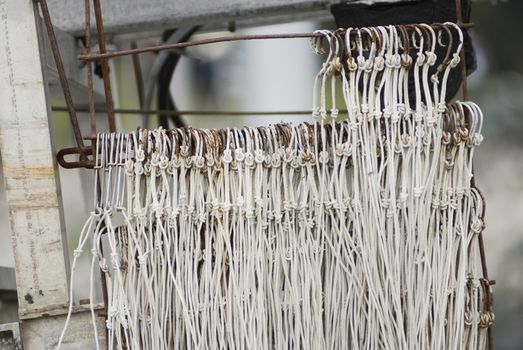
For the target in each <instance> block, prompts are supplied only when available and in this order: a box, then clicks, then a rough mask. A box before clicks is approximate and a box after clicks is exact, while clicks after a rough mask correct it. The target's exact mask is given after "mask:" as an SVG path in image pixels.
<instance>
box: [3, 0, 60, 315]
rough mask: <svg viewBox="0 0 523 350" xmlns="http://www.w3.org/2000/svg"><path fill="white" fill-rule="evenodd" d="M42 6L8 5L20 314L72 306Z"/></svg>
mask: <svg viewBox="0 0 523 350" xmlns="http://www.w3.org/2000/svg"><path fill="white" fill-rule="evenodd" d="M34 10H35V9H34V4H33V1H31V0H17V1H0V47H1V49H0V86H1V87H2V88H1V89H0V148H1V154H2V166H3V172H4V181H5V189H6V198H7V203H8V209H9V216H10V223H11V233H12V243H13V250H14V256H15V265H16V282H17V288H18V303H19V315H20V317H21V318H26V317H30V315H31V314H33V313H38V312H45V311H48V310H53V309H64V307H65V306H66V305H67V303H68V287H67V280H68V265H69V264H68V260H67V250H66V245H65V238H64V226H63V220H62V212H61V203H60V196H59V188H60V186H59V181H58V178H57V172H56V166H55V162H54V160H53V152H52V147H51V137H50V130H49V123H48V111H49V109H48V106H47V103H46V92H45V85H44V79H43V74H42V67H41V64H40V52H39V44H38V35H37V30H36V22H35V12H34Z"/></svg>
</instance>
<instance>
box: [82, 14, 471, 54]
mask: <svg viewBox="0 0 523 350" xmlns="http://www.w3.org/2000/svg"><path fill="white" fill-rule="evenodd" d="M438 25H439V24H438ZM409 26H414V25H405V27H407V28H409ZM459 26H460V27H461V28H463V29H468V28H472V27H474V24H473V23H461V24H460V25H459ZM321 36H322V34H319V33H290V34H257V35H231V36H222V37H217V38H210V39H202V40H193V41H187V42H183V43H175V44H163V45H156V46H150V47H142V48H136V49H130V50H120V51H113V52H103V53H102V52H100V53H95V54H91V55H80V56H78V59H80V60H84V61H99V60H106V59H110V58H115V57H121V56H127V55H136V54H141V53H145V52H158V51H163V50H172V49H182V48H186V47H190V46H200V45H209V44H216V43H222V42H230V41H246V40H277V39H310V38H317V37H321Z"/></svg>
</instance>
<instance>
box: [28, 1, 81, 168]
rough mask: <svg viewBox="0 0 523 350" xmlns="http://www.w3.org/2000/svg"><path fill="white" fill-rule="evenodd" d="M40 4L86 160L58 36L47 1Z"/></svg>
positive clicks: (73, 125) (68, 109) (79, 146)
mask: <svg viewBox="0 0 523 350" xmlns="http://www.w3.org/2000/svg"><path fill="white" fill-rule="evenodd" d="M37 1H38V3H39V4H40V9H41V10H42V16H43V20H44V24H45V28H46V30H47V35H48V37H49V43H50V44H51V51H52V53H53V57H54V61H55V65H56V70H57V72H58V77H59V79H60V85H61V86H62V91H63V94H64V99H65V104H66V106H67V112H68V113H69V119H70V120H71V125H72V127H73V133H74V138H75V141H76V145H77V146H78V149H79V153H80V159H81V160H85V152H84V148H85V145H84V141H83V138H82V131H81V130H80V124H79V123H78V118H77V116H76V111H75V109H74V105H73V98H72V96H71V90H70V88H69V83H68V81H67V76H66V74H65V69H64V63H63V61H62V56H61V55H60V48H59V47H58V41H57V40H56V35H55V33H54V29H53V23H52V21H51V16H50V15H49V9H48V8H47V2H46V0H37Z"/></svg>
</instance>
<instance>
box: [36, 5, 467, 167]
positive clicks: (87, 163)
mask: <svg viewBox="0 0 523 350" xmlns="http://www.w3.org/2000/svg"><path fill="white" fill-rule="evenodd" d="M38 2H39V3H40V7H41V10H42V14H43V20H44V24H45V26H46V29H47V32H48V36H49V38H50V42H51V49H52V52H53V56H54V59H55V62H56V66H57V71H58V75H59V77H60V83H61V86H62V89H63V92H64V96H65V102H66V108H65V109H66V110H67V112H68V114H69V118H70V120H71V124H72V127H73V132H74V135H75V141H76V147H71V148H65V149H62V150H60V151H59V152H58V154H57V160H58V163H59V164H60V165H61V166H62V167H64V168H68V169H72V168H92V167H93V166H94V160H93V159H92V155H93V154H94V147H95V146H94V143H95V142H96V140H95V135H96V132H97V128H96V116H95V114H96V111H95V106H94V93H93V74H92V73H93V67H92V65H91V64H92V63H94V62H98V63H100V65H101V67H102V79H103V82H104V91H105V97H106V103H105V108H104V109H103V112H105V113H106V114H107V120H108V126H109V131H111V132H115V131H116V123H115V116H114V114H115V109H114V104H113V98H112V92H111V84H110V79H109V69H108V67H109V66H108V60H109V59H112V58H116V57H122V56H127V55H137V54H141V53H146V52H160V51H163V50H172V49H182V48H186V47H190V46H198V45H208V44H213V43H219V42H228V41H245V40H273V39H291V38H312V39H319V40H320V41H321V40H322V38H324V37H325V36H324V34H322V33H318V32H314V33H290V34H263V35H234V36H226V37H218V38H211V39H204V40H193V41H188V42H182V43H174V44H163V45H157V46H152V47H143V48H133V49H130V50H117V51H111V52H107V48H106V44H105V42H106V41H105V32H104V24H103V17H102V9H101V4H100V0H92V5H93V6H92V7H91V0H85V38H86V49H85V53H84V54H82V55H80V56H79V57H78V58H79V59H80V60H83V61H86V62H87V75H88V86H87V90H88V98H89V105H88V108H87V109H85V110H84V111H88V112H89V115H90V120H91V131H90V133H89V135H87V136H83V134H82V132H81V130H80V126H79V123H78V117H77V108H76V107H75V105H74V103H73V100H72V97H71V93H70V88H69V84H68V82H67V78H66V73H65V69H64V66H63V62H62V60H61V55H60V50H59V47H58V44H57V40H56V36H55V33H54V29H53V25H52V21H51V17H50V15H49V11H48V9H47V2H46V0H38ZM91 8H92V9H93V10H94V11H93V12H94V15H95V22H96V29H97V39H98V42H99V48H100V50H99V52H91V41H92V35H91V17H90V12H91ZM456 12H457V17H456V18H457V22H456V24H455V26H457V27H459V28H461V29H469V28H472V27H473V26H474V24H472V23H463V22H462V20H461V1H460V0H457V1H456ZM394 28H397V33H398V35H399V36H401V37H402V38H403V39H404V40H403V42H404V43H405V44H406V46H404V47H403V49H404V50H407V51H408V48H410V47H411V45H412V47H413V48H415V47H421V46H422V45H421V42H420V40H423V42H424V43H425V45H427V43H431V44H432V43H436V42H437V43H438V44H439V45H442V46H447V47H448V48H449V50H450V48H451V47H452V43H451V41H452V40H453V39H452V35H451V34H450V31H451V28H450V27H448V26H446V25H442V24H433V25H397V26H394ZM438 29H439V30H440V34H438V36H437V37H434V35H433V34H434V31H437V30H438ZM441 30H443V31H445V32H442V31H441ZM343 31H346V30H340V31H336V32H335V33H336V34H335V35H336V36H338V35H340V34H342V32H343ZM409 32H410V37H411V38H413V40H412V42H410V43H408V42H409V41H410V40H407V35H408V33H409ZM445 34H446V37H445ZM352 35H357V36H361V37H362V38H364V37H365V36H368V37H369V36H370V37H372V36H374V37H375V38H377V39H378V45H380V43H382V42H383V41H382V40H386V39H385V38H386V36H385V35H384V33H382V32H381V31H379V30H376V29H371V28H368V29H361V30H359V29H355V30H351V33H350V35H349V36H352ZM416 36H417V38H416ZM445 40H449V41H448V42H444V41H445ZM363 44H364V41H363V39H362V45H363ZM407 44H409V45H407ZM445 44H446V45H445ZM354 45H356V44H354ZM353 47H354V46H353ZM398 49H401V47H399V48H398ZM461 56H462V63H463V64H462V65H463V72H462V77H463V78H465V79H466V71H465V64H464V62H463V61H464V60H463V57H464V55H463V52H462V53H461ZM447 59H450V58H449V57H448V56H447ZM452 59H454V58H452ZM445 62H446V60H445ZM464 87H466V83H465V81H464ZM465 94H466V93H465ZM465 100H466V98H465ZM136 113H143V111H142V110H137V111H136ZM242 114H243V113H242ZM280 114H283V113H280ZM84 140H90V141H91V143H92V145H91V146H86V145H85V144H84ZM75 154H78V155H79V157H80V159H79V161H73V162H69V161H67V160H66V159H65V157H66V156H72V155H75Z"/></svg>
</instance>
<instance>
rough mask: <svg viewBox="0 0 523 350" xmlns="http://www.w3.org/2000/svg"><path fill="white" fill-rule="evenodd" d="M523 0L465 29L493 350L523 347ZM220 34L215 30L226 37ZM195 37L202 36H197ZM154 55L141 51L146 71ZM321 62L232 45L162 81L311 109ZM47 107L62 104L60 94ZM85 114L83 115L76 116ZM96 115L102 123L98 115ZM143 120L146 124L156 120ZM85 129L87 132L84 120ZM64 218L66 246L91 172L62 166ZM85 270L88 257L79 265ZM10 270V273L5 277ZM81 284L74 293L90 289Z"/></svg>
mask: <svg viewBox="0 0 523 350" xmlns="http://www.w3.org/2000/svg"><path fill="white" fill-rule="evenodd" d="M522 15H523V1H517V0H512V1H508V2H507V1H497V2H491V1H478V2H474V3H473V8H472V21H473V22H474V23H475V24H476V27H475V28H474V29H473V30H472V31H471V34H472V37H473V42H474V47H475V50H476V54H477V60H478V69H477V71H476V72H475V73H473V74H472V76H471V77H470V80H469V89H470V98H471V99H472V100H473V101H475V102H476V103H477V104H478V105H479V106H480V107H481V108H482V109H483V112H484V115H485V124H484V136H485V141H484V143H483V144H482V145H481V146H480V147H479V148H478V150H477V151H476V152H477V153H476V163H475V165H476V183H477V185H478V187H480V189H481V190H482V191H483V193H484V195H485V197H486V201H487V218H486V222H487V228H486V231H485V233H484V237H485V244H486V251H487V258H488V266H489V274H490V278H491V279H495V280H496V281H497V284H496V285H495V286H494V293H495V294H494V298H495V304H494V306H495V309H494V311H495V314H496V321H495V323H494V334H495V344H496V349H522V348H523V332H521V329H522V327H523V232H522V231H523V138H522V136H521V135H522V134H523V58H522V57H523V45H522V43H523V40H522V37H523V20H522ZM334 26H335V25H334V22H333V21H310V22H298V23H288V24H282V25H271V26H263V27H252V28H249V29H238V30H237V33H236V34H255V33H256V34H262V33H286V32H287V33H290V32H309V31H313V30H315V29H318V28H329V29H332V28H334ZM224 34H226V33H213V35H224ZM199 37H200V38H201V37H202V34H200V35H199ZM158 40H159V37H153V38H151V37H144V38H143V39H140V40H139V42H138V44H139V46H143V45H151V44H155V43H158ZM112 44H114V45H116V46H117V47H118V48H128V47H129V45H130V42H129V39H128V38H126V37H125V36H124V37H115V38H114V40H113V41H112ZM154 57H155V55H154V54H145V55H142V56H141V66H142V69H143V71H144V72H147V71H148V70H149V69H150V68H151V65H152V64H153V61H154ZM319 64H320V63H319V60H318V58H317V57H315V56H314V55H313V54H311V52H310V49H309V43H308V40H303V39H297V40H280V41H256V42H236V43H223V44H216V45H210V46H206V47H198V48H192V49H189V50H187V51H186V52H185V53H184V55H183V57H182V58H181V61H180V62H179V64H178V67H177V68H176V71H175V74H174V76H173V78H172V80H171V81H170V83H169V90H170V92H171V94H172V96H173V97H174V99H175V101H176V104H177V106H178V108H179V109H180V110H191V109H194V110H262V111H263V110H310V109H311V96H312V81H313V78H314V75H315V73H316V71H317V70H318V68H319ZM111 68H112V75H113V77H114V79H113V84H114V86H115V98H116V103H117V105H118V106H119V107H120V108H138V107H139V105H138V95H137V92H136V88H135V80H134V79H135V77H134V74H133V63H132V60H131V58H130V57H125V58H120V59H117V60H113V66H112V67H111ZM52 104H53V105H63V102H62V101H60V99H58V98H57V99H55V100H53V101H52ZM80 117H81V118H82V119H83V120H86V119H87V118H86V116H85V115H81V116H80ZM101 120H103V119H101ZM183 120H184V121H185V122H186V123H187V124H188V125H191V126H193V127H204V128H222V127H227V126H242V125H265V124H268V123H273V122H279V121H282V120H286V121H288V120H291V121H293V122H298V121H303V120H310V117H308V116H303V117H300V116H292V117H289V116H257V117H238V116H231V117H227V116H225V117H210V116H184V117H183ZM52 121H53V137H54V140H55V147H56V148H57V149H59V148H62V147H66V146H70V145H71V144H73V140H72V137H71V135H72V132H71V130H70V127H69V120H68V119H67V115H66V114H65V113H63V112H55V113H54V114H53V120H52ZM119 122H120V124H121V129H123V130H134V129H136V126H137V125H140V124H141V117H140V116H137V115H130V114H129V115H125V114H122V115H120V116H119ZM157 123H158V121H157V118H156V117H154V116H152V117H150V121H149V126H150V127H152V126H155V125H157ZM84 130H88V127H87V123H85V125H84ZM60 181H61V186H62V196H63V202H64V214H65V215H64V216H65V221H66V229H67V235H68V244H69V247H70V250H71V251H72V249H73V248H74V246H75V245H76V243H77V236H78V233H79V230H80V229H81V225H82V224H83V222H84V220H85V219H86V217H87V215H88V212H89V210H90V208H91V203H92V202H91V200H90V198H91V196H92V194H91V193H90V191H91V190H90V188H92V183H91V177H90V171H88V170H65V169H62V168H60ZM0 223H2V225H1V226H0V272H2V271H4V270H5V269H4V270H2V268H3V267H13V266H14V258H13V254H12V250H11V239H10V232H9V219H8V213H7V207H6V204H5V195H4V192H3V188H2V190H0ZM82 270H84V271H86V270H87V261H84V262H83V264H82V265H81V266H80V273H81V271H82ZM1 276H4V277H3V281H0V323H5V322H10V321H14V320H16V306H13V301H15V300H16V297H15V295H13V293H12V292H9V291H7V289H6V290H2V288H3V287H2V286H3V285H7V284H9V281H7V278H12V276H11V275H8V274H7V273H3V274H0V277H1ZM6 276H7V277H6ZM85 283H86V282H85V281H82V280H80V281H79V283H78V286H77V288H76V291H77V292H76V297H77V298H78V299H80V298H85V297H86V296H87V295H88V291H87V289H86V288H87V285H86V284H85Z"/></svg>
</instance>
